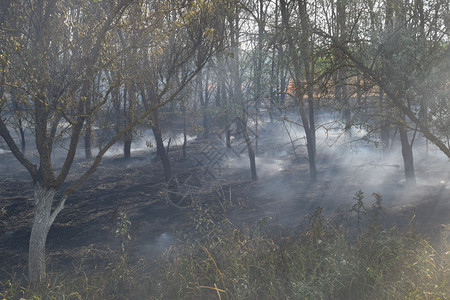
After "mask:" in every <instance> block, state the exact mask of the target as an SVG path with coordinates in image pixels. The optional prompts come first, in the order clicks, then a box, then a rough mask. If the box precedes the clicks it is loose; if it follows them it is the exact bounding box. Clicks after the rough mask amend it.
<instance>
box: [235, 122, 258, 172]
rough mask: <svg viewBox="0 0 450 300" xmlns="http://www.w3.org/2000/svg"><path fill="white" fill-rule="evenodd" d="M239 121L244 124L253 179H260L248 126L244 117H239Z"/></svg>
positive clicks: (243, 129) (243, 128) (243, 130)
mask: <svg viewBox="0 0 450 300" xmlns="http://www.w3.org/2000/svg"><path fill="white" fill-rule="evenodd" d="M239 122H240V123H241V126H242V132H243V134H244V138H245V142H246V143H247V150H248V158H249V160H250V171H251V173H252V181H256V180H258V176H257V174H256V159H255V151H254V150H253V145H252V141H251V140H250V137H249V135H248V131H247V126H246V124H245V122H244V120H243V119H242V118H239Z"/></svg>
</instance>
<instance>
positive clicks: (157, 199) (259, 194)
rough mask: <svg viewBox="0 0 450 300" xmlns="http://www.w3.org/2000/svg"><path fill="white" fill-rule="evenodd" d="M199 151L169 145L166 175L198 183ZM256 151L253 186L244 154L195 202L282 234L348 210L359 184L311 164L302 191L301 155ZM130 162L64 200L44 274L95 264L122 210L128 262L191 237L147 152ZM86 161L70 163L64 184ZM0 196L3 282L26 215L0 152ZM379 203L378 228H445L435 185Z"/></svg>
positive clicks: (447, 213) (21, 242) (443, 204)
mask: <svg viewBox="0 0 450 300" xmlns="http://www.w3.org/2000/svg"><path fill="white" fill-rule="evenodd" d="M202 145H203V141H202V140H201V139H196V140H194V141H193V142H191V143H190V144H189V145H188V149H187V150H188V153H187V159H182V152H181V147H179V146H174V147H171V149H170V152H169V156H170V158H171V163H172V168H173V173H174V174H196V176H197V175H198V176H199V177H200V176H201V175H202V171H201V170H200V169H199V168H198V166H197V168H196V165H197V163H196V161H195V160H194V159H193V157H195V155H196V154H198V153H199V152H200V151H201V149H202ZM263 146H264V145H262V146H261V149H260V150H259V151H260V155H259V156H258V160H257V163H258V165H259V166H260V167H259V169H258V172H259V174H258V175H259V178H258V181H257V182H251V181H250V179H251V176H250V171H249V169H248V159H247V158H246V156H245V153H244V155H243V158H242V159H238V158H232V159H231V160H230V161H228V162H226V163H224V165H223V169H221V172H220V175H218V176H217V180H216V181H215V182H214V183H212V181H211V180H209V181H205V182H202V188H200V189H197V190H196V197H197V198H202V205H204V206H209V207H213V208H214V209H215V210H216V211H217V213H218V214H219V215H223V216H226V217H227V218H229V219H230V221H231V222H233V223H236V224H247V223H253V222H255V221H256V220H258V219H260V218H262V217H270V218H271V220H272V222H273V223H274V224H279V225H280V226H281V227H283V228H287V229H289V230H297V229H300V228H301V227H302V226H304V224H305V218H306V216H307V215H308V214H310V213H311V212H312V211H313V210H314V209H315V208H316V207H317V206H322V207H324V213H325V215H326V216H327V217H330V218H331V217H333V216H334V215H336V214H338V213H339V212H341V213H342V212H348V210H349V209H350V207H351V205H352V197H353V196H354V194H355V193H356V192H357V191H358V189H359V186H358V185H356V184H354V183H353V182H352V180H351V179H349V178H348V177H346V176H347V175H343V174H340V173H339V167H338V166H336V165H335V164H333V160H332V159H329V158H327V157H325V156H322V157H321V159H320V160H319V161H318V166H319V170H318V182H317V183H316V184H314V185H312V184H310V182H309V177H308V176H309V173H308V164H307V161H306V160H305V159H298V157H302V156H306V154H305V153H302V152H301V151H302V150H297V156H294V155H292V154H289V152H287V153H285V154H283V155H278V156H276V157H275V158H273V157H270V156H267V155H266V154H265V153H266V152H268V151H266V150H267V149H266V150H265V149H264V148H263ZM266 146H267V145H266ZM303 151H304V150H303ZM132 155H133V157H132V158H131V159H129V160H125V159H123V158H120V157H108V158H105V159H104V160H103V162H102V163H101V165H100V167H99V169H98V170H97V171H96V172H95V173H94V175H93V176H92V177H91V178H90V179H88V180H87V181H86V182H85V183H84V184H83V185H82V186H81V188H79V189H78V191H76V192H75V193H74V194H73V195H71V196H70V198H69V199H68V201H67V204H66V207H65V208H64V210H63V211H62V212H61V213H60V215H59V216H58V217H57V219H56V221H55V223H54V225H53V226H52V228H51V230H50V233H49V236H48V240H47V255H48V258H49V259H48V266H49V269H50V270H54V271H59V270H66V271H70V270H71V269H73V268H74V267H75V266H76V265H78V264H81V263H82V262H81V260H83V257H85V256H86V253H89V252H90V254H91V257H95V254H93V253H94V252H95V251H97V253H99V255H100V252H101V251H108V249H109V247H110V246H111V245H114V244H115V243H117V238H116V237H115V232H114V230H115V229H114V228H115V226H116V223H117V220H118V215H119V213H120V212H124V213H126V214H127V216H128V218H129V220H130V222H131V229H130V234H131V236H132V237H133V245H134V246H133V252H134V254H135V255H136V257H143V256H148V257H156V256H157V254H160V253H161V252H162V251H164V249H166V248H167V247H168V246H169V245H170V243H171V241H172V240H173V237H174V236H175V235H176V233H177V232H180V231H192V230H194V228H193V226H192V223H191V222H190V218H191V217H192V214H193V212H192V210H190V209H177V208H175V207H173V206H172V205H169V204H168V203H167V201H166V198H165V194H164V190H165V189H166V186H165V183H164V180H163V178H164V177H163V173H162V170H161V165H160V162H159V160H158V159H157V158H156V156H155V154H154V152H150V151H140V152H133V153H132ZM230 157H232V155H231V154H230ZM263 162H264V163H263ZM87 164H88V162H87V161H85V160H83V159H77V160H76V162H75V165H74V169H73V170H74V171H72V172H71V174H70V175H69V178H68V180H67V183H66V185H67V184H70V182H72V181H73V180H74V179H75V178H76V176H77V175H78V174H79V172H80V171H81V170H83V168H85V167H86V165H87ZM399 172H400V171H399ZM400 174H401V172H400ZM337 187H339V188H337ZM372 192H379V191H378V190H368V191H365V193H366V197H367V200H370V199H371V193H372ZM381 192H382V191H381ZM0 197H1V200H0V262H1V265H0V269H1V270H3V271H4V272H0V273H3V274H4V275H3V276H5V277H8V276H9V275H8V274H11V273H12V272H18V273H20V272H21V271H25V272H26V268H25V267H26V260H27V247H28V238H29V235H30V230H31V222H32V217H33V186H32V182H31V180H30V178H29V176H28V175H27V173H26V171H25V169H24V168H20V166H19V165H18V163H17V162H15V161H14V159H13V157H12V155H11V154H10V153H2V154H0ZM383 197H384V199H385V200H386V202H385V204H384V211H383V218H384V220H385V222H386V223H387V224H398V225H399V226H404V225H407V224H409V223H410V222H411V220H412V222H413V224H414V226H415V227H416V228H417V230H418V231H420V232H422V233H424V234H427V235H429V236H430V237H431V238H433V237H436V236H437V234H438V232H439V227H440V225H441V224H443V223H449V222H450V205H449V199H450V191H449V189H448V188H446V187H445V186H436V185H423V184H420V185H418V187H417V188H414V189H412V188H406V187H404V186H403V185H402V184H401V183H394V184H392V185H391V186H390V188H389V190H386V191H384V192H383ZM406 200H408V201H406ZM367 204H370V201H369V202H368V203H367ZM178 236H179V235H178ZM2 280H3V278H2Z"/></svg>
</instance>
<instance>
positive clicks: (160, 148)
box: [152, 109, 172, 180]
mask: <svg viewBox="0 0 450 300" xmlns="http://www.w3.org/2000/svg"><path fill="white" fill-rule="evenodd" d="M152 121H153V126H152V131H153V135H154V137H155V141H156V153H157V154H158V157H159V159H161V163H162V165H163V171H164V177H165V179H166V180H169V179H170V178H171V177H172V169H171V167H170V160H169V155H168V153H167V152H166V149H165V147H164V142H163V138H162V134H161V125H160V121H159V111H158V109H155V110H154V111H153V113H152Z"/></svg>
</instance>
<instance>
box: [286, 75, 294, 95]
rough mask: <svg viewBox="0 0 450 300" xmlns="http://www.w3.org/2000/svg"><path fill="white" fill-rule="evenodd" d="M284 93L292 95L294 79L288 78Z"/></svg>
mask: <svg viewBox="0 0 450 300" xmlns="http://www.w3.org/2000/svg"><path fill="white" fill-rule="evenodd" d="M286 93H287V94H289V95H291V96H294V79H292V78H289V85H288V89H287V92H286Z"/></svg>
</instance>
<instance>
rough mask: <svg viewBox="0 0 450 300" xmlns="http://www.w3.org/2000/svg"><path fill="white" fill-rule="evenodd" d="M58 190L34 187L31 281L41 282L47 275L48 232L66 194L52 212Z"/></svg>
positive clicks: (30, 248) (62, 205) (30, 255)
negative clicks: (46, 249) (46, 246)
mask: <svg viewBox="0 0 450 300" xmlns="http://www.w3.org/2000/svg"><path fill="white" fill-rule="evenodd" d="M55 194H56V190H55V189H51V188H45V187H42V186H41V185H39V184H36V185H35V187H34V196H35V203H36V206H35V210H34V219H33V225H32V227H31V235H30V243H29V251H28V271H29V276H30V278H29V279H30V281H31V282H39V281H40V280H42V279H43V278H44V277H45V276H46V269H45V243H46V241H47V236H48V232H49V230H50V227H51V226H52V224H53V222H54V221H55V218H56V216H57V215H58V213H59V212H60V211H61V210H62V209H63V207H64V203H65V199H66V196H63V199H61V202H60V204H59V205H58V207H57V208H56V209H55V210H54V211H53V213H52V211H51V210H52V203H53V200H54V198H55Z"/></svg>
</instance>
